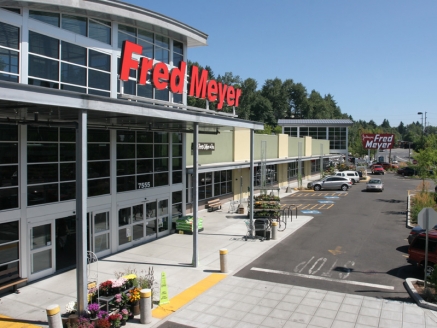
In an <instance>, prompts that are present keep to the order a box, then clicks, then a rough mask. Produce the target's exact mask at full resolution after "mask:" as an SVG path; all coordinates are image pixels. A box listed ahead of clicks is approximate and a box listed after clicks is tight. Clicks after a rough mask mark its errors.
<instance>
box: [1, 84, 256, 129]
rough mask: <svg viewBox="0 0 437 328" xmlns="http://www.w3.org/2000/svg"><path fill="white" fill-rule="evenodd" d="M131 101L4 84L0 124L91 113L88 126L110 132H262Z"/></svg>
mask: <svg viewBox="0 0 437 328" xmlns="http://www.w3.org/2000/svg"><path fill="white" fill-rule="evenodd" d="M173 106H178V105H176V104H171V103H168V105H167V106H164V105H158V104H147V103H140V102H135V101H129V100H122V99H113V98H106V97H100V96H94V95H88V94H80V93H75V92H69V91H63V90H54V89H45V88H41V87H35V86H29V85H24V84H17V83H10V82H2V81H0V122H5V121H6V120H9V121H18V120H22V121H33V120H34V119H35V113H38V120H39V122H40V123H43V122H49V121H50V122H65V121H77V120H78V110H79V109H87V110H88V126H95V127H96V128H108V129H132V130H135V129H139V130H150V131H170V132H171V131H174V132H177V131H180V132H185V133H192V132H193V129H194V128H193V124H194V123H199V133H210V134H216V133H217V132H219V131H220V129H227V130H229V129H231V130H232V129H254V130H262V129H263V128H264V125H263V124H262V123H259V122H253V121H246V120H242V119H239V118H235V117H229V116H220V115H218V114H217V112H215V111H212V110H211V111H200V112H199V111H190V110H186V109H180V108H173Z"/></svg>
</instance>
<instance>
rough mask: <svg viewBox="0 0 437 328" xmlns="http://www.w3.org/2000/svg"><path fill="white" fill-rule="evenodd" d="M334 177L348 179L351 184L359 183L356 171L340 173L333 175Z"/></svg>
mask: <svg viewBox="0 0 437 328" xmlns="http://www.w3.org/2000/svg"><path fill="white" fill-rule="evenodd" d="M335 176H337V177H346V178H350V179H351V180H352V184H355V183H358V182H360V175H359V174H358V172H357V171H341V172H337V173H335Z"/></svg>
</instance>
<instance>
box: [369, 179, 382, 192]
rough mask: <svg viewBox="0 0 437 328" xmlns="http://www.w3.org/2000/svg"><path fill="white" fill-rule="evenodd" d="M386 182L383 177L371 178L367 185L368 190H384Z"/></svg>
mask: <svg viewBox="0 0 437 328" xmlns="http://www.w3.org/2000/svg"><path fill="white" fill-rule="evenodd" d="M383 190H384V183H383V182H382V180H381V179H370V180H369V182H367V185H366V191H381V192H382V191H383Z"/></svg>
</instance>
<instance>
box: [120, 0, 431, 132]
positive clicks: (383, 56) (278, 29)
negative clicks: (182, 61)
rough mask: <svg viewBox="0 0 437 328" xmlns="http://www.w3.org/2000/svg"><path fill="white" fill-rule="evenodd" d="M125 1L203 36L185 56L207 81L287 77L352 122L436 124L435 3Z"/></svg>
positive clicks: (416, 0) (368, 0)
mask: <svg viewBox="0 0 437 328" xmlns="http://www.w3.org/2000/svg"><path fill="white" fill-rule="evenodd" d="M124 2H128V3H131V4H134V5H137V6H140V7H143V8H146V9H149V10H152V11H155V12H158V13H160V14H163V15H165V16H168V17H171V18H173V19H176V20H178V21H180V22H182V23H184V24H187V25H189V26H191V27H193V28H195V29H198V30H200V31H202V32H204V33H206V34H207V35H208V46H206V47H197V48H190V49H188V54H187V57H188V59H189V60H191V61H196V62H198V63H199V64H200V65H202V66H206V65H208V66H210V67H211V68H212V70H213V72H214V74H215V76H217V75H224V74H225V73H226V72H232V74H233V75H234V76H235V75H238V76H240V77H241V78H242V79H243V80H245V79H247V78H253V79H255V80H256V81H257V82H258V88H259V89H260V88H261V87H262V86H263V84H264V82H265V81H266V80H268V79H274V78H279V79H281V80H282V81H285V80H286V79H292V80H293V81H294V82H295V83H299V82H300V83H302V84H303V85H304V86H305V87H306V89H307V91H308V93H310V92H311V91H312V90H316V91H318V92H319V93H320V94H321V95H322V96H324V95H327V94H331V95H332V96H333V97H334V100H335V101H336V102H337V105H338V106H339V107H340V108H341V111H342V112H343V113H347V114H348V115H351V116H352V118H353V119H354V120H365V121H367V122H368V121H370V120H373V121H375V123H376V124H381V123H382V121H383V120H384V119H387V120H388V121H389V123H390V125H391V126H393V127H397V126H398V125H399V123H400V122H401V121H402V122H403V123H404V124H405V125H407V124H410V123H412V122H420V123H421V122H422V115H418V114H417V113H418V112H422V113H423V120H424V121H425V112H426V125H433V126H437V90H436V87H437V83H436V82H437V1H435V0H409V1H406V0H396V1H391V0H386V1H381V0H365V1H364V0H362V1H358V0H356V1H350V0H349V1H347V0H329V1H327V0H323V1H322V0H299V1H298V0H264V1H262V0H234V1H229V0H221V1H215V0H208V1H205V0H185V1H180V0H166V1H157V0H155V1H146V0H124ZM424 123H425V122H424Z"/></svg>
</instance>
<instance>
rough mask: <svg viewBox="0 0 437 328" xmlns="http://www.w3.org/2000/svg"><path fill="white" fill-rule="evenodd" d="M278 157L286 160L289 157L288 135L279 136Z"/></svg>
mask: <svg viewBox="0 0 437 328" xmlns="http://www.w3.org/2000/svg"><path fill="white" fill-rule="evenodd" d="M278 157H279V158H284V157H288V135H287V134H279V135H278Z"/></svg>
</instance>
